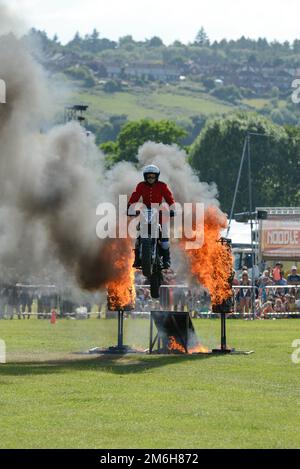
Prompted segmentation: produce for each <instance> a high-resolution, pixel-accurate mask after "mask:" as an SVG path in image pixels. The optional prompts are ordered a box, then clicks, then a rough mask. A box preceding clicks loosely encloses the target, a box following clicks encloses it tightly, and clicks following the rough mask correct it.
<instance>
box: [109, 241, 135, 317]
mask: <svg viewBox="0 0 300 469" xmlns="http://www.w3.org/2000/svg"><path fill="white" fill-rule="evenodd" d="M110 250H111V253H110V254H111V260H112V262H113V263H114V267H115V271H116V274H115V278H114V279H113V280H110V281H109V282H107V283H106V288H107V297H108V298H107V300H108V301H107V302H108V307H109V309H110V310H111V311H116V310H120V309H124V308H126V306H130V305H134V302H135V286H134V269H133V268H132V264H133V258H134V255H133V251H132V246H131V240H130V239H129V238H128V239H115V240H113V241H112V242H111V244H110Z"/></svg>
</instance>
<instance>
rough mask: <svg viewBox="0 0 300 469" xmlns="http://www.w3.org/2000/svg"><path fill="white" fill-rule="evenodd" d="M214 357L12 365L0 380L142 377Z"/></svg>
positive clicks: (4, 368)
mask: <svg viewBox="0 0 300 469" xmlns="http://www.w3.org/2000/svg"><path fill="white" fill-rule="evenodd" d="M212 356H213V355H209V354H207V355H206V354H203V355H151V356H149V355H147V356H141V355H135V356H133V355H130V356H129V355H124V356H121V355H101V356H98V357H94V356H93V357H92V358H90V357H85V359H83V358H82V357H81V358H78V359H76V358H71V359H68V360H66V359H62V360H48V361H36V362H35V361H29V362H11V363H7V364H5V365H1V366H0V378H1V376H27V375H28V376H29V375H50V374H56V373H65V372H72V371H93V372H95V371H98V370H99V371H102V372H103V371H104V372H107V373H114V374H120V375H121V374H130V373H143V372H144V371H148V370H152V369H155V368H159V367H163V366H168V365H176V364H178V363H182V362H191V361H199V362H201V361H202V360H206V359H208V358H210V357H212Z"/></svg>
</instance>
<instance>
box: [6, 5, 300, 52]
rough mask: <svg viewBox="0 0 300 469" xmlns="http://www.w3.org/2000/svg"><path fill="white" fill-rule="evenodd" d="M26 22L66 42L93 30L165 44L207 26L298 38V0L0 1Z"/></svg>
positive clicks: (220, 31)
mask: <svg viewBox="0 0 300 469" xmlns="http://www.w3.org/2000/svg"><path fill="white" fill-rule="evenodd" d="M1 1H2V3H5V4H7V5H8V6H9V7H10V8H11V9H13V10H14V11H16V12H17V13H18V15H19V16H21V18H22V19H23V20H24V21H25V23H26V25H27V27H35V28H37V29H41V30H45V31H46V32H47V34H48V35H49V36H50V37H53V36H54V34H57V35H58V37H59V40H60V41H61V42H62V43H63V44H65V43H66V42H68V41H69V40H71V39H72V38H73V37H74V34H75V32H76V31H79V32H80V34H81V35H85V34H87V33H90V32H91V31H92V30H93V28H94V27H95V28H96V29H97V30H98V31H99V33H100V36H101V37H107V38H109V39H112V40H117V39H118V38H119V37H122V36H125V35H128V34H130V35H132V36H133V38H134V39H135V40H144V39H150V38H151V37H153V36H159V37H160V38H161V39H162V40H163V41H164V43H165V44H166V45H168V44H171V43H172V42H174V41H175V40H180V41H181V42H183V43H188V42H193V41H194V39H195V37H196V34H197V32H198V31H199V29H200V28H201V26H203V27H204V28H205V30H206V32H207V34H208V36H209V38H210V39H211V40H215V39H217V40H220V39H223V38H226V39H236V38H238V37H241V36H242V35H244V36H246V37H250V38H254V39H255V38H258V37H266V38H267V39H268V40H270V41H272V40H274V39H276V40H278V41H280V42H283V41H285V40H289V41H291V42H292V41H293V40H294V39H295V38H299V39H300V21H299V17H300V1H299V0H285V1H283V0H182V1H179V0H1Z"/></svg>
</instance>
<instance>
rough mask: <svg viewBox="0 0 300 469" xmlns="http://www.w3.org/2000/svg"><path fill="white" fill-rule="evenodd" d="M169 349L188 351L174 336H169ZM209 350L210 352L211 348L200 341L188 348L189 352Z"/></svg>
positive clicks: (205, 351)
mask: <svg viewBox="0 0 300 469" xmlns="http://www.w3.org/2000/svg"><path fill="white" fill-rule="evenodd" d="M168 349H169V350H170V351H175V352H180V353H186V350H185V348H184V347H183V346H182V345H180V344H179V343H178V342H177V341H176V339H175V337H174V336H171V337H169V343H168ZM208 352H209V349H208V348H207V347H205V346H204V345H201V344H200V343H198V344H197V345H194V346H193V347H191V348H188V354H192V353H208Z"/></svg>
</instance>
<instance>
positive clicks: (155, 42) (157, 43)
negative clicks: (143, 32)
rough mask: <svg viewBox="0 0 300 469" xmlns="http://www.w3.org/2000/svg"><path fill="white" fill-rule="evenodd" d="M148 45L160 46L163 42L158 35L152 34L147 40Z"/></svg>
mask: <svg viewBox="0 0 300 469" xmlns="http://www.w3.org/2000/svg"><path fill="white" fill-rule="evenodd" d="M148 46H149V47H162V46H164V43H163V41H162V40H161V38H160V37H158V36H153V37H152V38H151V39H150V40H149V42H148Z"/></svg>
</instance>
